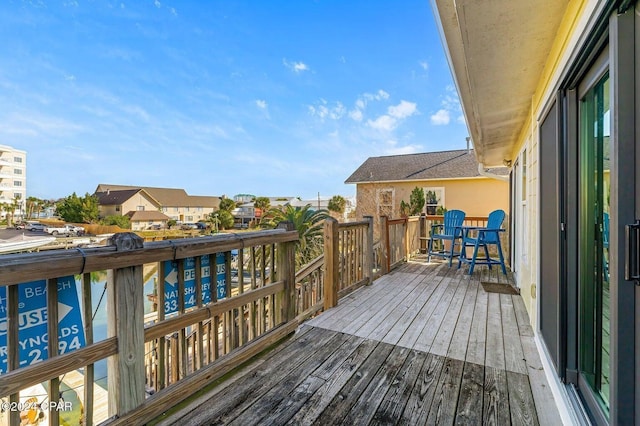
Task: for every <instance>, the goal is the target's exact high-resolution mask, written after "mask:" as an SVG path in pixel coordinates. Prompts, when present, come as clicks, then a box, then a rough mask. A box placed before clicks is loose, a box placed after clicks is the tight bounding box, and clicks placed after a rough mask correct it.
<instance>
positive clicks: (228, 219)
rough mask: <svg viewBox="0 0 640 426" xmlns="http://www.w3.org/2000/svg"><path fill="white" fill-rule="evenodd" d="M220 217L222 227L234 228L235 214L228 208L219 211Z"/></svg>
mask: <svg viewBox="0 0 640 426" xmlns="http://www.w3.org/2000/svg"><path fill="white" fill-rule="evenodd" d="M218 219H220V229H231V228H233V223H234V219H233V215H232V214H231V212H229V211H227V210H221V211H219V212H218Z"/></svg>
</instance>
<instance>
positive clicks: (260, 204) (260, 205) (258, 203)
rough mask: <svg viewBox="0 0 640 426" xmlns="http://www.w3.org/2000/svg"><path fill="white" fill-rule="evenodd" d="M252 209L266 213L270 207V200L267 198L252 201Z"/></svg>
mask: <svg viewBox="0 0 640 426" xmlns="http://www.w3.org/2000/svg"><path fill="white" fill-rule="evenodd" d="M253 207H254V208H256V209H260V210H262V211H263V212H266V211H267V210H269V208H270V207H271V200H270V199H269V197H258V198H256V199H255V200H254V201H253Z"/></svg>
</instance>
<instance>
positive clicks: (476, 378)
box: [455, 362, 484, 425]
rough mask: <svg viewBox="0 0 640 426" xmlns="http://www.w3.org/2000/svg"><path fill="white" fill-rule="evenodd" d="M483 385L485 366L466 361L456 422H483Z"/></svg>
mask: <svg viewBox="0 0 640 426" xmlns="http://www.w3.org/2000/svg"><path fill="white" fill-rule="evenodd" d="M483 387H484V367H483V366H481V365H478V364H472V363H470V362H467V363H465V364H464V371H463V373H462V384H461V385H460V397H459V398H458V409H457V413H456V418H455V424H459V425H477V424H481V423H482V389H483Z"/></svg>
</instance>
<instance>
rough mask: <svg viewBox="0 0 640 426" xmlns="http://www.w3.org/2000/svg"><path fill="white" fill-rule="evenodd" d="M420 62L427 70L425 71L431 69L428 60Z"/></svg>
mask: <svg viewBox="0 0 640 426" xmlns="http://www.w3.org/2000/svg"><path fill="white" fill-rule="evenodd" d="M418 63H419V64H420V66H421V67H422V69H423V70H425V71H428V70H429V64H428V63H427V61H420V62H418Z"/></svg>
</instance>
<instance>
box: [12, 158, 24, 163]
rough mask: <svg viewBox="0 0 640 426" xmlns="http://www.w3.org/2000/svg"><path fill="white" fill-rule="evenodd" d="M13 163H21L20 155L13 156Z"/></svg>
mask: <svg viewBox="0 0 640 426" xmlns="http://www.w3.org/2000/svg"><path fill="white" fill-rule="evenodd" d="M13 162H14V163H22V157H13Z"/></svg>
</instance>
